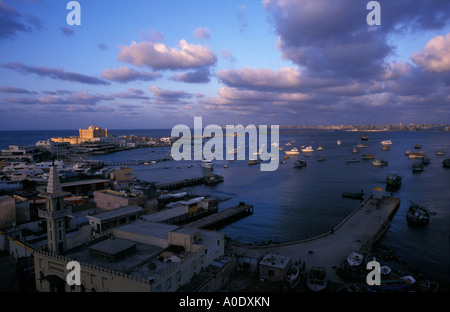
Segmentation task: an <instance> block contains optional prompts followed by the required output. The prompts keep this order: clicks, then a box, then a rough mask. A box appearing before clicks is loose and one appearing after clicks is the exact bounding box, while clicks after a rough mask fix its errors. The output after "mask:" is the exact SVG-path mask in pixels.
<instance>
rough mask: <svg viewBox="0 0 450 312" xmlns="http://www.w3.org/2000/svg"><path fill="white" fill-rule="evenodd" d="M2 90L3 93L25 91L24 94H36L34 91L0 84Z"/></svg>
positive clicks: (0, 90)
mask: <svg viewBox="0 0 450 312" xmlns="http://www.w3.org/2000/svg"><path fill="white" fill-rule="evenodd" d="M0 92H2V93H23V94H35V93H36V92H34V91H28V90H25V89H22V88H15V87H7V86H0Z"/></svg>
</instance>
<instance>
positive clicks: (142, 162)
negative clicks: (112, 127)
mask: <svg viewBox="0 0 450 312" xmlns="http://www.w3.org/2000/svg"><path fill="white" fill-rule="evenodd" d="M169 160H172V157H166V158H159V159H150V160H139V161H104V162H103V165H104V166H139V165H148V164H152V163H160V162H164V161H169Z"/></svg>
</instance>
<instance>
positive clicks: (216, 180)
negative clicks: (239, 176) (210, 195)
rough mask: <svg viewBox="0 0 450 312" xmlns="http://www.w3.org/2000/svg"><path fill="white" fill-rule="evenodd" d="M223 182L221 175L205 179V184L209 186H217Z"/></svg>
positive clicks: (211, 175) (212, 175)
mask: <svg viewBox="0 0 450 312" xmlns="http://www.w3.org/2000/svg"><path fill="white" fill-rule="evenodd" d="M220 182H223V177H222V176H221V175H218V174H212V173H211V174H210V175H209V176H208V177H207V178H206V179H205V183H206V184H208V185H212V184H217V183H220Z"/></svg>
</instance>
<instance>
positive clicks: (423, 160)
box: [422, 156, 431, 165]
mask: <svg viewBox="0 0 450 312" xmlns="http://www.w3.org/2000/svg"><path fill="white" fill-rule="evenodd" d="M430 162H431V159H430V157H427V156H425V157H424V158H423V159H422V164H423V165H429V164H430Z"/></svg>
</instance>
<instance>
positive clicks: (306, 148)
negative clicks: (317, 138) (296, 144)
mask: <svg viewBox="0 0 450 312" xmlns="http://www.w3.org/2000/svg"><path fill="white" fill-rule="evenodd" d="M302 152H303V153H310V152H314V149H313V148H312V146H307V147H305V148H302Z"/></svg>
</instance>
